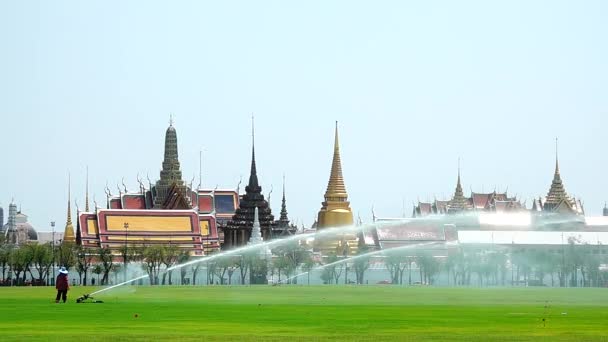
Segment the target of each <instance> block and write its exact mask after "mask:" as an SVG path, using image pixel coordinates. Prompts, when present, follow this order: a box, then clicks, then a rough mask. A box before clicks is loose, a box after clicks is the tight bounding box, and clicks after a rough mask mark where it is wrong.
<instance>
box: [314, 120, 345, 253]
mask: <svg viewBox="0 0 608 342" xmlns="http://www.w3.org/2000/svg"><path fill="white" fill-rule="evenodd" d="M321 205H322V206H321V210H320V211H319V215H318V220H317V228H318V229H322V228H327V227H339V226H349V225H352V224H353V222H354V220H353V212H352V210H351V208H350V203H349V202H348V193H347V192H346V186H345V185H344V177H343V175H342V161H341V158H340V139H339V135H338V122H337V121H336V128H335V136H334V155H333V160H332V163H331V172H330V176H329V182H328V183H327V190H326V191H325V201H324V202H323V203H321ZM320 248H324V247H320Z"/></svg>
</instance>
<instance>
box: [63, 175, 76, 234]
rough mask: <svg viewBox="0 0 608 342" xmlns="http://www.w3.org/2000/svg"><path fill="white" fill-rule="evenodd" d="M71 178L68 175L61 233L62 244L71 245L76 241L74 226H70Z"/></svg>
mask: <svg viewBox="0 0 608 342" xmlns="http://www.w3.org/2000/svg"><path fill="white" fill-rule="evenodd" d="M71 187H72V185H71V177H70V175H69V174H68V213H67V218H66V223H65V230H64V232H63V242H64V243H72V242H75V241H76V238H75V236H74V226H73V225H72V205H71V203H72V189H71Z"/></svg>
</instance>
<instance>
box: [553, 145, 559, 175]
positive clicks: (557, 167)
mask: <svg viewBox="0 0 608 342" xmlns="http://www.w3.org/2000/svg"><path fill="white" fill-rule="evenodd" d="M557 143H558V141H557V138H555V176H559V157H558V149H557V148H558V145H557ZM555 176H554V178H555Z"/></svg>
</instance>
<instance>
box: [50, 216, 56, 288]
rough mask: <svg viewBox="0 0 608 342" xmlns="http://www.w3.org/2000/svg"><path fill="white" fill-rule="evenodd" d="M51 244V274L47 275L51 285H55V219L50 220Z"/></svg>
mask: <svg viewBox="0 0 608 342" xmlns="http://www.w3.org/2000/svg"><path fill="white" fill-rule="evenodd" d="M51 240H52V241H51V245H52V250H51V254H52V258H53V272H52V273H53V274H52V275H51V276H50V277H49V278H51V279H50V280H51V285H55V221H51Z"/></svg>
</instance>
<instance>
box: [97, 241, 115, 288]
mask: <svg viewBox="0 0 608 342" xmlns="http://www.w3.org/2000/svg"><path fill="white" fill-rule="evenodd" d="M97 255H98V256H99V261H100V263H101V266H102V268H103V277H102V278H101V284H100V285H107V284H108V280H109V276H110V271H112V266H113V264H114V256H113V255H112V251H111V250H110V249H109V248H107V247H102V248H99V249H97Z"/></svg>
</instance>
